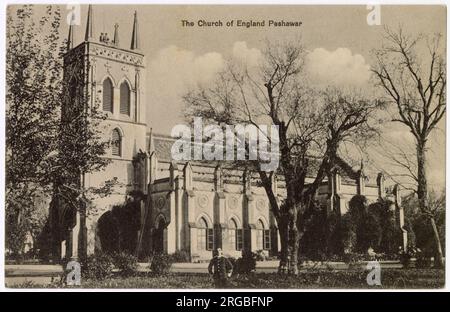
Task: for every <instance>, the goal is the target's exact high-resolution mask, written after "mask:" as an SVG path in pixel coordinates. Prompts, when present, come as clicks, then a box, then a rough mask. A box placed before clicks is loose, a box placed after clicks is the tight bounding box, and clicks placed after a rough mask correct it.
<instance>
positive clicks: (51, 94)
mask: <svg viewBox="0 0 450 312" xmlns="http://www.w3.org/2000/svg"><path fill="white" fill-rule="evenodd" d="M60 15H61V13H60V9H59V8H58V7H57V6H47V7H46V9H45V10H44V12H43V14H42V16H41V17H39V16H36V14H35V11H34V8H33V6H32V5H24V6H21V7H19V8H17V9H16V8H13V7H9V8H8V18H7V31H6V37H7V43H6V45H7V51H6V166H5V168H6V171H5V182H6V196H5V203H6V211H5V212H6V214H5V217H6V220H5V221H6V248H7V249H9V250H10V252H11V254H12V256H13V257H18V256H19V255H20V254H22V252H23V247H24V241H25V238H26V236H27V235H31V236H32V237H33V238H35V237H36V235H37V232H39V231H40V230H41V229H42V227H43V225H44V223H45V215H44V214H42V213H41V212H40V209H42V207H41V206H40V205H36V204H34V203H35V202H36V201H37V199H38V198H39V197H40V196H42V195H43V194H45V193H46V192H48V191H49V190H50V187H51V183H50V182H51V179H50V174H49V172H51V171H52V170H53V166H54V163H53V161H52V157H51V155H52V154H53V153H54V152H55V150H56V148H57V144H56V142H57V140H56V138H57V135H58V123H59V118H58V117H59V112H60V98H59V95H60V91H61V79H62V75H61V73H62V59H61V58H59V54H58V53H59V52H60V49H61V47H62V41H61V40H60V38H59V26H60V21H61V16H60Z"/></svg>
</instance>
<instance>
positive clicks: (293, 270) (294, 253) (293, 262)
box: [288, 220, 300, 275]
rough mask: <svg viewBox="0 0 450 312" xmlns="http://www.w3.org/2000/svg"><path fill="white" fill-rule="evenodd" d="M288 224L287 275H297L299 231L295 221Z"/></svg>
mask: <svg viewBox="0 0 450 312" xmlns="http://www.w3.org/2000/svg"><path fill="white" fill-rule="evenodd" d="M290 221H291V223H290V224H289V258H290V261H289V270H288V271H289V274H292V275H297V274H298V243H299V237H300V235H299V231H298V228H297V222H296V220H294V221H293V220H290Z"/></svg>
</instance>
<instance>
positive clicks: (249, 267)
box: [232, 252, 257, 274]
mask: <svg viewBox="0 0 450 312" xmlns="http://www.w3.org/2000/svg"><path fill="white" fill-rule="evenodd" d="M256 258H257V255H256V254H255V253H254V252H250V253H244V255H243V256H242V257H240V258H239V259H237V260H236V261H235V263H232V264H233V267H234V269H233V273H235V274H249V273H252V272H254V271H255V270H256Z"/></svg>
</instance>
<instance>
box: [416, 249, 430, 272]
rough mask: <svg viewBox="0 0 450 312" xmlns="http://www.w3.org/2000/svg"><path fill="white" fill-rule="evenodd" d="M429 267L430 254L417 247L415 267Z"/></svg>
mask: <svg viewBox="0 0 450 312" xmlns="http://www.w3.org/2000/svg"><path fill="white" fill-rule="evenodd" d="M430 267H431V256H430V255H429V254H427V253H426V252H422V251H421V250H420V249H417V253H416V268H419V269H429V268H430Z"/></svg>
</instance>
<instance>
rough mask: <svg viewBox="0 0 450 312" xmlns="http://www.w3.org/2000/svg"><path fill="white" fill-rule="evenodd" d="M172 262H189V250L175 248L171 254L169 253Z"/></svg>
mask: <svg viewBox="0 0 450 312" xmlns="http://www.w3.org/2000/svg"><path fill="white" fill-rule="evenodd" d="M170 257H171V259H172V262H173V263H180V262H190V261H191V257H190V256H189V252H187V251H186V250H177V251H175V252H174V253H173V254H171V255H170Z"/></svg>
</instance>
